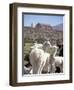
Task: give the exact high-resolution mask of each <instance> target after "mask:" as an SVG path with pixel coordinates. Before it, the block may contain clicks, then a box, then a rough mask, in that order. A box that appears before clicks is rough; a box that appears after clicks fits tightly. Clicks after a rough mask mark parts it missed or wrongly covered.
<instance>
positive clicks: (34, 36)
mask: <svg viewBox="0 0 74 90" xmlns="http://www.w3.org/2000/svg"><path fill="white" fill-rule="evenodd" d="M58 27H59V28H58ZM58 27H55V28H56V29H55V28H54V27H52V26H50V25H45V24H40V23H38V24H36V26H35V27H24V39H25V40H26V41H39V42H43V41H45V40H50V42H51V43H52V44H55V43H56V41H57V40H60V41H61V43H63V30H61V29H60V26H58ZM61 28H62V29H63V27H61Z"/></svg>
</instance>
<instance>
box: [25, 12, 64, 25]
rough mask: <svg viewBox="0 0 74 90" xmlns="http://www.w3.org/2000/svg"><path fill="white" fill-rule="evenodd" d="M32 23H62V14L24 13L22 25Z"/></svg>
mask: <svg viewBox="0 0 74 90" xmlns="http://www.w3.org/2000/svg"><path fill="white" fill-rule="evenodd" d="M32 23H33V24H34V25H36V24H37V23H42V24H48V25H51V26H55V25H58V24H61V23H63V16H60V15H34V14H24V26H31V24H32Z"/></svg>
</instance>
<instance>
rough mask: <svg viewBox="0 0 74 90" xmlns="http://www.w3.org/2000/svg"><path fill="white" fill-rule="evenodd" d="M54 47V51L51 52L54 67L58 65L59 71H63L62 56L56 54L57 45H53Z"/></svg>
mask: <svg viewBox="0 0 74 90" xmlns="http://www.w3.org/2000/svg"><path fill="white" fill-rule="evenodd" d="M53 47H54V48H55V52H54V54H53V59H54V63H55V67H59V68H60V71H61V72H63V59H64V58H63V57H61V56H56V53H57V49H58V47H57V46H53Z"/></svg>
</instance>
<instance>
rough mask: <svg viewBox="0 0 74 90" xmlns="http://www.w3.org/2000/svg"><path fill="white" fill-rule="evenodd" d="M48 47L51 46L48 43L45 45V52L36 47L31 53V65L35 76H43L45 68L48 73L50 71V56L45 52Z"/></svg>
mask: <svg viewBox="0 0 74 90" xmlns="http://www.w3.org/2000/svg"><path fill="white" fill-rule="evenodd" d="M47 45H49V43H48V42H46V43H45V44H44V50H43V49H39V48H38V47H35V48H33V49H32V51H31V53H30V63H31V65H32V67H33V74H41V73H42V70H43V69H44V67H45V68H46V71H47V72H49V70H50V68H49V67H50V64H49V63H50V54H49V53H47V52H45V49H46V48H45V47H47ZM46 66H47V67H46Z"/></svg>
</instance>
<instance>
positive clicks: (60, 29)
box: [53, 24, 63, 31]
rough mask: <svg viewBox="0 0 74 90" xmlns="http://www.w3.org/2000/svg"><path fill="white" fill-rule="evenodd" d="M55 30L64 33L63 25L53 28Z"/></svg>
mask: <svg viewBox="0 0 74 90" xmlns="http://www.w3.org/2000/svg"><path fill="white" fill-rule="evenodd" d="M53 29H54V30H56V31H63V24H58V25H56V26H53Z"/></svg>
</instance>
